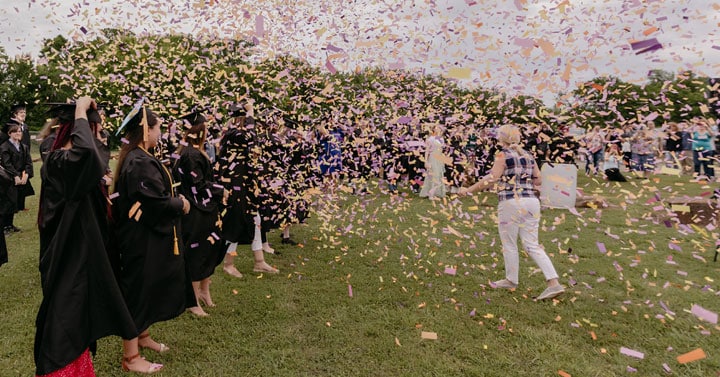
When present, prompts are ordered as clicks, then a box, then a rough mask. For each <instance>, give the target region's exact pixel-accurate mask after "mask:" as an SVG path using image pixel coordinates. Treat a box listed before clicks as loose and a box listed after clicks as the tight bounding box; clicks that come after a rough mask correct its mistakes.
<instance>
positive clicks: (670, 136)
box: [664, 122, 682, 169]
mask: <svg viewBox="0 0 720 377" xmlns="http://www.w3.org/2000/svg"><path fill="white" fill-rule="evenodd" d="M664 149H665V166H667V167H669V168H675V169H682V166H680V165H679V164H678V163H679V162H680V153H682V134H681V132H680V128H679V127H678V124H677V123H675V122H670V124H669V125H668V129H667V132H666V135H665V148H664Z"/></svg>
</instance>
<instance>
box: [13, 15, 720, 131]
mask: <svg viewBox="0 0 720 377" xmlns="http://www.w3.org/2000/svg"><path fill="white" fill-rule="evenodd" d="M101 34H102V35H101V36H100V37H98V38H95V39H93V40H90V41H83V42H71V41H69V40H67V39H65V38H64V37H62V36H57V37H55V38H52V39H46V40H44V42H43V47H42V49H41V51H40V53H39V56H38V58H37V59H33V58H31V57H30V56H28V55H24V56H17V57H12V58H11V57H8V56H7V55H6V54H5V52H4V51H3V50H0V104H1V105H2V108H0V117H1V118H0V119H3V120H7V119H9V111H10V109H9V108H10V106H11V105H12V104H16V103H26V104H28V123H29V125H30V126H31V128H32V129H39V128H40V127H41V126H42V124H43V123H44V121H45V118H46V115H45V114H44V112H45V111H46V110H47V107H46V106H44V105H43V104H44V103H46V102H58V101H65V100H66V99H68V98H76V97H77V96H80V95H91V96H93V97H94V98H98V99H99V100H100V101H102V102H103V103H105V107H106V112H107V114H108V116H109V117H108V120H109V122H108V124H109V127H110V128H114V127H117V124H118V123H119V119H120V117H121V115H122V114H123V113H124V112H126V111H127V110H128V109H129V108H130V107H131V106H132V105H133V104H134V103H135V102H136V101H137V100H138V99H139V98H141V97H144V98H145V99H146V101H147V102H148V103H149V104H150V106H151V107H152V108H153V109H155V110H157V112H158V113H160V114H162V115H163V116H166V117H170V118H175V117H178V116H180V115H181V114H183V113H186V112H189V111H191V110H196V109H203V110H205V111H206V112H209V113H210V115H211V116H215V117H216V118H217V119H218V120H220V119H222V118H223V115H224V114H223V112H222V111H223V109H227V107H228V105H229V104H230V103H232V102H236V101H241V100H252V101H253V102H254V103H255V106H256V108H258V109H260V110H262V111H264V112H265V113H277V114H282V116H284V117H285V118H287V119H288V120H291V121H292V124H298V125H307V126H310V127H311V126H312V124H313V123H315V122H317V121H319V120H321V119H327V118H328V117H343V118H346V119H349V120H350V121H353V122H364V124H372V125H375V126H376V127H383V125H384V124H388V123H390V122H403V121H406V120H407V119H408V117H415V118H418V117H419V118H421V119H424V120H427V121H430V122H433V121H439V122H441V121H443V120H444V119H445V118H447V117H454V118H456V119H459V120H461V121H462V122H465V123H466V124H472V125H475V126H478V127H481V126H485V125H495V124H500V123H504V122H520V123H545V124H549V125H550V126H551V127H557V126H558V125H560V124H570V125H574V126H578V127H592V126H594V125H601V126H606V125H610V126H612V125H619V124H623V123H626V122H632V121H637V122H644V121H647V120H654V121H655V122H656V124H657V123H658V122H660V123H662V122H665V121H682V120H684V119H689V118H692V117H697V116H703V117H708V118H713V119H717V118H718V111H719V110H720V107H719V106H718V103H719V101H718V100H717V97H718V87H719V86H720V83H717V82H715V81H714V80H712V79H710V78H707V77H700V76H697V75H696V74H694V73H693V72H691V71H686V72H680V73H678V74H674V73H670V72H665V71H659V70H656V71H651V72H650V73H649V75H648V80H647V82H646V83H644V84H642V85H638V84H632V83H628V82H624V81H623V80H622V79H621V78H617V77H598V78H595V79H593V80H591V81H589V82H586V83H582V84H580V85H578V86H577V88H575V89H574V90H573V91H572V92H569V93H560V94H558V100H557V101H556V103H555V105H553V106H551V107H548V106H546V105H545V104H544V103H543V102H542V101H541V100H540V99H538V98H534V97H532V96H526V95H517V96H509V95H507V94H506V93H504V92H501V91H499V90H496V89H487V88H482V87H479V86H478V87H472V88H468V87H465V86H461V85H459V84H458V82H457V81H456V80H453V79H450V78H446V77H442V76H439V75H421V74H415V73H410V72H407V71H402V70H386V69H379V68H367V69H364V70H356V71H355V72H335V73H331V72H329V71H326V70H322V69H321V68H319V67H314V66H311V65H310V64H309V63H307V62H305V61H302V60H300V59H297V58H294V57H292V56H290V55H281V56H275V57H271V58H266V59H260V58H258V56H257V54H256V53H255V51H254V46H253V44H252V43H251V42H248V41H242V40H233V39H221V38H212V39H208V38H196V37H194V36H192V35H185V34H167V35H135V34H133V33H131V32H128V31H123V30H118V29H105V30H103V32H102V33H101ZM214 112H217V113H214Z"/></svg>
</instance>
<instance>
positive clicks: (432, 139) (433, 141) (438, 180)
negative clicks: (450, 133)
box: [420, 124, 447, 199]
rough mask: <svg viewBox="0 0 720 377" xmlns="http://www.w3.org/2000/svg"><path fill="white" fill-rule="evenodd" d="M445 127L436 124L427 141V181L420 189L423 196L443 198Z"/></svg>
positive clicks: (444, 191) (444, 189)
mask: <svg viewBox="0 0 720 377" xmlns="http://www.w3.org/2000/svg"><path fill="white" fill-rule="evenodd" d="M442 134H443V128H442V126H441V125H439V124H438V125H435V127H434V128H433V132H432V134H431V135H430V136H429V137H428V138H427V140H426V141H425V181H424V182H423V186H422V189H421V190H420V197H421V198H430V199H432V198H443V197H445V193H446V191H447V188H446V187H445V181H444V178H445V162H444V161H443V156H444V155H443V146H444V144H445V142H444V141H443V137H442Z"/></svg>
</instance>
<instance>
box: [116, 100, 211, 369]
mask: <svg viewBox="0 0 720 377" xmlns="http://www.w3.org/2000/svg"><path fill="white" fill-rule="evenodd" d="M120 130H121V131H124V134H125V138H124V139H125V141H124V144H123V145H122V147H121V149H120V155H119V157H118V165H117V166H118V168H117V174H116V177H117V178H116V181H115V193H114V194H113V195H116V196H115V197H114V199H113V219H114V221H115V224H114V225H115V230H116V233H117V234H116V237H117V246H118V249H119V252H120V268H121V269H120V271H121V272H120V287H121V288H122V291H123V295H124V297H125V301H126V302H127V305H128V308H129V309H130V313H131V314H132V317H133V320H134V321H135V326H136V327H137V329H138V331H139V335H138V336H137V337H135V338H127V339H125V340H123V363H122V364H123V365H122V366H123V369H125V370H131V371H140V372H143V373H153V372H156V371H158V370H160V369H161V368H162V365H160V364H154V363H150V362H148V361H147V360H145V359H144V358H142V357H140V356H139V355H140V353H139V348H150V349H153V350H155V351H157V352H165V351H167V350H169V347H167V346H166V345H164V344H162V343H158V342H156V341H155V340H153V339H152V338H151V337H150V335H149V333H148V328H149V327H150V325H152V324H153V323H156V322H160V321H166V320H169V319H172V318H175V317H177V316H179V315H180V314H182V313H183V312H184V311H185V309H187V308H190V307H193V306H196V305H197V303H196V299H195V295H194V294H193V290H192V286H191V284H190V280H189V279H188V278H187V271H186V267H185V259H184V257H183V252H184V250H182V242H181V240H180V239H179V237H180V229H179V225H180V218H181V217H182V216H183V214H187V213H188V212H189V211H190V202H188V200H187V199H185V198H184V197H182V196H179V197H176V196H175V193H174V190H173V180H172V176H171V175H170V172H169V171H168V170H167V169H166V168H165V166H163V165H162V163H161V162H160V161H159V160H158V159H156V158H155V157H154V155H153V154H152V153H151V150H152V149H153V148H155V147H156V146H157V143H158V140H159V139H160V133H161V132H160V119H159V118H158V117H157V115H155V114H154V113H153V112H152V111H150V110H149V109H147V108H146V107H144V106H139V105H138V106H136V107H135V108H134V109H133V110H132V111H131V112H130V114H128V116H127V117H126V118H125V121H123V124H122V125H121V128H120Z"/></svg>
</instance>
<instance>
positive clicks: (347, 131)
mask: <svg viewBox="0 0 720 377" xmlns="http://www.w3.org/2000/svg"><path fill="white" fill-rule="evenodd" d="M224 111H225V112H226V113H227V116H226V119H227V120H226V121H224V122H220V121H217V120H218V119H221V117H219V116H213V117H211V118H208V117H206V114H207V113H205V114H204V113H203V112H202V111H200V110H199V109H196V111H192V112H191V113H189V114H187V115H185V116H183V117H181V118H179V119H174V120H171V121H170V122H169V125H168V127H167V132H163V130H162V128H161V126H162V123H163V119H161V117H160V116H159V115H158V114H156V113H154V112H153V110H152V109H151V108H150V106H149V105H147V104H144V103H142V102H140V103H138V104H137V105H136V106H135V107H134V108H133V109H132V110H131V111H130V112H129V113H128V114H127V116H126V117H125V119H124V120H123V122H122V124H121V125H120V127H119V129H118V131H117V135H118V136H122V145H121V149H120V152H119V155H118V158H117V165H116V166H115V168H114V169H111V164H110V156H111V154H110V148H109V147H108V144H107V142H108V134H107V132H106V131H105V130H104V129H103V124H104V115H103V111H102V109H99V108H98V106H97V104H96V103H95V101H94V100H93V99H91V98H89V97H82V98H79V99H77V101H76V102H74V103H70V104H67V103H62V104H59V103H58V104H50V111H49V112H48V115H49V117H50V120H49V121H48V122H47V124H46V126H45V128H44V129H43V131H42V132H41V133H40V136H39V139H40V141H41V144H40V156H41V158H42V167H41V170H40V175H41V178H42V183H41V190H40V200H39V211H38V228H39V232H40V261H39V267H40V274H41V285H42V291H43V301H42V303H41V306H40V309H39V311H38V315H37V320H36V335H35V363H36V369H37V371H36V372H37V375H38V376H46V375H47V376H61V375H73V376H90V375H94V372H93V368H92V361H91V357H90V353H91V352H94V351H95V342H96V341H97V339H99V338H101V337H104V336H108V335H117V336H120V337H121V338H122V339H123V344H122V345H123V356H122V363H121V364H122V368H123V369H124V370H126V371H134V372H140V373H154V372H157V371H159V370H161V369H162V368H163V366H162V365H161V364H156V363H153V362H151V361H149V360H147V359H145V358H144V357H142V356H141V355H140V353H141V351H142V350H143V349H152V350H154V351H156V352H160V353H162V352H167V351H169V350H170V346H168V345H166V344H164V343H161V342H158V341H156V340H155V339H154V338H153V337H151V335H150V332H149V328H150V326H151V325H153V324H154V323H157V322H160V321H166V320H170V319H172V318H175V317H177V316H178V315H180V314H181V313H183V312H186V311H188V312H190V313H192V314H193V315H196V316H199V317H204V316H207V315H208V312H207V311H206V309H208V308H212V307H213V306H215V303H214V302H213V300H212V295H211V293H210V283H211V280H210V278H211V276H212V275H213V273H214V272H215V270H216V267H218V266H219V265H221V264H222V270H223V271H224V272H225V273H227V274H228V275H231V276H233V277H238V278H240V277H242V276H243V275H242V273H241V272H240V270H238V268H237V267H236V266H235V259H236V257H237V256H238V255H242V254H243V251H242V249H241V246H243V245H249V250H248V251H251V252H252V254H251V255H252V258H253V261H254V264H253V272H257V273H268V274H275V273H278V272H279V271H278V269H277V268H276V267H274V266H272V265H271V264H270V263H268V262H267V261H266V259H265V258H266V255H267V254H277V253H278V252H277V251H276V250H275V249H274V248H273V247H272V246H271V244H270V242H269V240H268V233H269V232H270V231H271V230H273V229H278V230H280V232H281V242H282V243H283V244H290V245H296V244H297V242H296V241H294V240H293V239H292V238H291V235H290V231H291V226H292V225H293V224H299V223H303V222H304V221H305V219H306V218H307V217H308V215H309V213H310V209H311V206H313V205H314V203H313V195H312V194H318V193H322V194H324V195H325V194H326V195H333V194H334V193H335V190H336V189H338V185H339V183H340V182H342V183H343V184H344V185H346V186H347V187H350V188H352V190H353V191H354V192H355V193H356V194H358V195H363V194H365V193H367V192H368V190H369V189H370V187H371V186H370V185H369V183H368V182H370V181H372V180H379V181H380V182H382V184H380V185H378V186H377V187H380V188H381V189H382V190H385V191H386V192H387V193H388V194H391V195H392V194H395V193H397V192H398V190H399V187H400V186H404V187H406V188H407V189H408V190H409V191H412V192H414V193H417V194H418V195H419V197H424V198H430V199H436V198H441V197H444V196H446V195H447V193H457V194H460V195H465V194H470V193H472V192H475V191H479V190H482V189H486V188H489V187H491V186H493V185H494V186H495V187H496V188H497V192H498V198H499V204H498V216H499V218H500V219H501V220H502V221H500V223H499V225H498V231H499V233H500V235H501V240H502V247H503V256H504V258H505V272H506V278H505V279H503V280H500V281H497V282H495V283H493V287H495V288H516V287H517V286H518V264H519V258H518V245H517V238H518V237H520V239H521V240H522V242H523V245H524V246H525V248H526V250H528V253H529V255H530V256H532V258H533V259H534V260H535V262H536V263H537V264H538V266H539V267H540V268H541V270H542V271H543V273H544V275H545V278H546V280H547V287H546V289H545V291H543V292H542V293H541V294H540V295H539V296H538V299H551V298H553V297H556V296H557V295H559V294H561V293H562V292H563V290H564V288H563V287H562V285H560V283H559V281H558V274H557V272H556V271H555V269H554V267H553V265H552V263H551V261H550V260H549V258H548V257H547V255H546V254H545V252H544V249H543V248H542V246H541V245H540V244H539V242H538V224H539V218H540V203H539V201H538V199H537V191H538V190H539V187H540V183H541V178H540V167H541V166H542V165H543V164H545V163H551V164H555V163H564V164H582V163H584V164H585V172H586V174H588V175H601V174H602V175H604V177H605V178H606V179H608V180H613V181H624V180H626V178H625V176H624V175H623V174H622V172H623V171H627V172H631V173H632V174H633V175H634V176H636V177H640V178H643V177H646V175H647V174H652V173H653V172H655V171H656V168H657V166H656V165H657V162H656V161H661V164H662V167H663V168H664V169H666V170H667V169H670V170H669V171H671V172H677V174H681V173H684V172H692V173H693V174H694V178H693V179H694V180H701V179H704V180H713V179H714V177H715V175H714V170H713V161H714V160H715V156H716V153H715V149H716V148H717V146H718V143H717V142H716V140H715V139H716V138H717V135H718V134H717V127H716V126H715V125H714V124H711V123H710V122H708V121H706V120H704V119H699V118H698V119H692V120H691V121H689V122H687V123H677V124H676V123H668V124H667V125H665V126H663V127H662V128H661V129H660V131H661V132H658V130H656V128H655V126H654V124H652V122H648V123H647V124H626V125H624V126H623V127H618V128H609V127H608V128H601V127H599V126H596V127H594V128H592V129H590V130H589V131H588V132H587V133H584V134H580V133H578V132H576V131H574V130H573V129H570V128H568V127H557V129H553V128H551V127H549V126H548V125H535V124H528V125H522V126H511V125H503V126H494V125H491V124H483V125H476V124H469V122H468V119H462V118H453V117H448V118H445V119H443V118H440V117H437V118H433V119H430V118H423V119H412V118H404V119H402V120H398V121H397V122H395V123H392V124H386V125H384V127H382V128H377V127H371V126H370V125H369V124H368V123H367V122H364V121H362V120H360V121H355V120H352V119H349V118H348V117H346V116H341V115H339V114H340V113H333V114H329V115H326V116H324V117H322V118H320V119H317V120H316V121H314V122H308V120H307V119H306V120H305V121H306V122H305V124H301V122H299V121H297V120H292V119H290V118H289V117H287V116H285V115H284V114H281V113H280V112H278V111H265V112H262V113H260V114H256V113H255V111H256V109H255V108H254V106H253V105H252V103H239V104H238V103H233V104H231V105H229V106H228V108H227V109H224ZM12 112H13V118H12V120H11V121H9V122H8V123H7V124H6V125H5V127H4V128H3V130H2V131H3V132H2V133H0V168H2V169H0V173H1V174H0V179H2V180H1V181H0V214H1V215H2V216H0V221H1V222H0V224H2V227H3V230H4V232H3V234H2V238H0V265H1V264H2V263H5V262H7V248H6V244H5V236H6V235H9V234H12V233H14V232H18V231H20V229H19V228H17V227H16V226H15V225H14V214H15V213H17V212H18V211H22V210H24V209H25V200H24V198H25V197H26V196H29V195H33V194H34V190H33V188H32V186H31V184H30V178H32V176H33V162H32V159H31V157H30V136H29V133H28V127H27V125H26V124H25V108H24V106H15V107H13V108H12ZM309 123H314V124H312V126H309ZM75 234H83V237H82V238H78V237H73V235H75ZM248 254H250V253H248Z"/></svg>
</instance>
